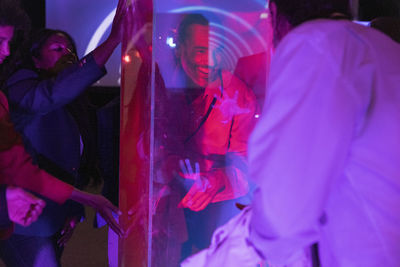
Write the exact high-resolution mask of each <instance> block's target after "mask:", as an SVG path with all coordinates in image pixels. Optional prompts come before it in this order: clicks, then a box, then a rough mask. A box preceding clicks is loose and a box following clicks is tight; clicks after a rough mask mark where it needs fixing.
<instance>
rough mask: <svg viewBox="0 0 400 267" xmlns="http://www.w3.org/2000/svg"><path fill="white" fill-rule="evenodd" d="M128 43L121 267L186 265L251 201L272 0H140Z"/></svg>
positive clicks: (124, 79) (122, 149)
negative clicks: (250, 148) (251, 148)
mask: <svg viewBox="0 0 400 267" xmlns="http://www.w3.org/2000/svg"><path fill="white" fill-rule="evenodd" d="M133 4H134V5H135V8H134V11H133V12H134V13H135V14H134V15H133V19H132V21H129V23H127V25H126V28H125V36H124V41H123V46H122V71H121V73H122V77H121V86H122V94H121V98H122V100H121V126H120V127H121V128H120V130H121V132H120V138H121V139H120V140H121V144H120V208H121V209H122V211H123V212H124V214H125V215H123V216H122V217H121V218H120V220H121V223H122V224H123V226H124V228H125V229H127V237H126V238H124V239H120V246H119V266H154V267H158V266H172V267H173V266H179V263H180V262H181V261H182V260H183V259H185V258H186V257H188V256H190V255H192V254H193V253H196V252H198V251H200V250H202V249H204V248H206V247H208V245H209V243H210V240H211V236H212V233H213V231H214V230H215V229H216V228H217V227H218V226H220V225H222V224H224V223H226V222H227V221H228V220H229V219H230V218H232V217H233V216H234V215H235V214H237V213H239V211H240V210H239V208H238V206H239V207H240V206H241V205H246V204H248V203H250V201H251V192H252V189H253V186H252V183H251V181H250V180H249V179H248V177H247V159H246V155H247V139H248V137H249V135H250V133H251V130H252V128H253V126H254V125H255V123H256V122H257V118H258V117H259V115H260V112H261V108H262V104H263V99H264V96H265V81H266V76H267V73H268V67H269V62H270V56H271V50H272V45H271V43H272V36H271V30H270V24H269V17H268V12H267V8H268V7H267V4H266V2H265V1H260V0H250V1H231V0H230V1H228V0H219V1H211V0H186V1H182V0H155V1H154V2H152V1H147V0H137V1H136V2H134V3H133Z"/></svg>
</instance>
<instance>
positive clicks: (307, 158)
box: [184, 0, 400, 267]
mask: <svg viewBox="0 0 400 267" xmlns="http://www.w3.org/2000/svg"><path fill="white" fill-rule="evenodd" d="M269 9H270V13H271V19H272V24H273V28H274V43H275V45H276V51H275V55H274V56H273V59H272V64H271V68H270V70H271V72H270V76H269V81H268V85H267V88H268V90H267V95H266V102H265V104H264V108H263V112H262V116H261V118H260V121H259V122H258V124H257V126H256V128H255V130H254V132H253V133H252V135H251V138H250V141H249V168H250V169H249V171H250V178H252V179H253V180H254V181H255V182H256V183H257V185H258V189H257V191H256V192H255V196H254V199H253V202H252V205H251V207H250V208H248V209H246V211H245V212H244V213H242V214H241V215H240V216H241V217H240V216H238V217H237V218H235V219H234V220H232V221H231V222H230V224H228V225H226V226H225V228H221V229H219V230H217V231H216V232H215V233H214V237H213V243H212V244H211V246H210V248H209V250H208V251H206V252H203V253H202V255H203V256H204V257H202V258H201V257H198V258H197V259H196V258H195V257H193V258H192V259H188V260H187V261H186V262H184V266H196V263H200V261H201V260H203V261H204V262H203V263H201V264H203V265H204V266H258V265H257V264H259V263H260V262H268V264H271V265H272V266H309V265H310V262H307V260H304V259H306V257H304V250H306V249H307V248H309V247H310V246H311V245H312V244H314V243H318V246H319V257H320V262H321V263H320V264H321V266H324V267H329V266H335V267H338V266H339V267H341V266H344V267H347V266H351V267H357V266H363V267H366V266H371V267H375V266H399V263H400V227H399V225H400V164H399V159H400V124H399V121H400V105H399V103H400V90H399V89H400V45H399V44H397V43H395V42H394V41H393V40H391V39H390V38H389V37H387V36H386V35H384V34H383V33H381V32H378V31H377V30H375V29H371V28H369V27H366V26H362V25H358V24H356V23H354V22H352V21H351V20H350V19H351V15H350V12H349V11H348V10H349V4H348V1H346V0H297V1H291V0H271V1H270V2H269ZM249 210H250V212H249ZM247 215H249V216H247ZM242 225H245V227H243V226H242ZM240 229H241V230H240ZM221 263H224V264H227V265H218V264H221ZM185 264H186V265H185ZM201 264H200V265H201ZM200 265H198V266H200Z"/></svg>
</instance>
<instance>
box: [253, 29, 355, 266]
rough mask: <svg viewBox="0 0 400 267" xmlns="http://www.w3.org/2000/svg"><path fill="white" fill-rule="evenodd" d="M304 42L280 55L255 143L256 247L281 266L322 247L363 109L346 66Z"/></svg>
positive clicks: (289, 43)
mask: <svg viewBox="0 0 400 267" xmlns="http://www.w3.org/2000/svg"><path fill="white" fill-rule="evenodd" d="M296 37H298V36H294V38H291V39H290V38H289V40H288V38H286V39H284V41H285V42H284V43H282V44H280V46H279V47H278V49H277V51H276V54H275V56H274V58H273V61H272V66H271V76H270V80H269V85H268V90H267V91H268V93H269V94H268V95H267V98H266V100H267V101H266V103H265V105H264V110H263V113H262V117H261V119H260V121H259V123H258V125H257V126H256V128H255V130H254V132H253V134H252V136H251V138H250V143H249V163H250V178H251V179H253V180H255V182H256V183H257V184H258V187H259V188H258V190H257V192H256V194H255V198H254V200H253V209H254V214H253V219H252V221H251V226H250V227H251V232H250V237H251V242H252V243H253V244H254V245H255V246H256V248H257V249H258V250H259V251H261V252H262V253H263V254H264V256H265V257H266V258H267V259H268V260H269V261H271V262H272V263H275V264H284V263H287V261H288V260H290V259H291V258H292V259H293V257H295V254H296V252H298V251H300V250H301V249H302V248H304V247H306V246H308V245H310V244H312V243H313V242H315V241H316V240H317V238H318V236H317V228H318V226H319V224H320V223H321V217H322V216H323V213H324V210H323V207H324V203H325V202H326V200H327V197H328V195H329V191H330V189H331V186H332V185H333V184H334V183H335V181H336V180H337V177H338V176H339V175H340V174H341V172H342V170H343V166H344V163H345V161H346V158H347V155H348V153H349V147H350V144H351V140H352V137H353V135H354V134H355V129H356V124H357V123H356V122H357V120H358V117H359V116H360V114H361V112H362V109H363V108H362V106H363V104H362V99H360V96H359V95H358V93H357V92H356V91H355V90H354V88H353V86H352V85H351V84H350V83H349V82H348V79H347V78H346V76H345V75H346V74H344V72H342V71H341V67H342V66H341V65H340V64H341V63H340V60H336V59H335V56H333V55H332V53H331V54H328V53H329V52H328V53H327V52H324V49H323V48H322V49H321V47H319V46H316V42H311V41H308V40H307V39H306V38H304V36H303V38H296ZM325 51H332V50H330V49H326V50H325ZM333 51H336V52H337V51H338V50H334V49H333Z"/></svg>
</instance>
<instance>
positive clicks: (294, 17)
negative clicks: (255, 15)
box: [270, 0, 353, 26]
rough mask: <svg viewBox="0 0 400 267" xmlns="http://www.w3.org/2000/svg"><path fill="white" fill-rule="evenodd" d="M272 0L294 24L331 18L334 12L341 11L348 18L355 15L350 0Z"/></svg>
mask: <svg viewBox="0 0 400 267" xmlns="http://www.w3.org/2000/svg"><path fill="white" fill-rule="evenodd" d="M272 2H273V3H275V5H276V7H277V12H278V13H279V14H280V15H282V16H284V17H285V18H286V19H287V20H288V22H289V23H290V24H291V25H292V26H297V25H300V24H301V23H303V22H306V21H308V20H313V19H318V18H329V17H330V16H331V15H332V14H333V13H341V14H343V15H344V16H345V17H346V18H348V19H352V17H353V16H352V14H351V9H350V3H349V0H295V1H293V0H270V3H272Z"/></svg>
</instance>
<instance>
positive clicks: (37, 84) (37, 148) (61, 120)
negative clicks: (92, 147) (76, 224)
mask: <svg viewBox="0 0 400 267" xmlns="http://www.w3.org/2000/svg"><path fill="white" fill-rule="evenodd" d="M104 74H105V69H104V68H100V67H99V66H98V65H97V64H96V62H95V61H94V59H93V57H92V56H91V55H89V56H87V57H86V58H84V59H82V60H81V61H80V62H77V63H76V64H75V65H73V66H70V67H68V68H67V69H65V70H64V71H62V72H61V73H59V74H58V75H57V76H56V77H53V78H49V79H41V78H40V77H39V75H38V73H36V72H35V71H33V70H29V69H20V70H18V71H17V72H16V73H14V74H13V75H12V76H11V77H10V78H9V79H8V81H7V83H6V93H7V95H8V98H9V104H10V111H11V119H12V121H13V122H14V124H15V128H16V130H17V131H19V132H20V133H21V134H22V136H23V139H24V144H25V146H26V148H27V150H28V152H29V153H30V154H31V155H32V158H33V159H34V161H35V162H36V163H37V164H38V165H39V167H41V168H42V169H44V170H46V171H47V172H49V173H50V174H52V175H54V176H56V177H57V178H60V179H62V180H63V181H65V182H68V183H70V184H72V185H74V186H78V187H79V186H80V185H81V184H82V176H81V174H80V171H79V169H80V165H81V160H82V157H81V153H82V152H83V151H81V149H82V147H81V141H82V143H83V147H86V145H85V144H84V143H85V139H86V134H85V133H84V131H82V130H80V128H81V129H82V127H79V123H78V122H77V121H76V119H75V118H74V115H75V116H76V114H71V112H70V109H71V108H70V106H71V105H68V104H71V103H72V102H73V101H74V100H76V99H77V98H78V97H80V96H81V95H82V93H83V92H84V91H85V89H86V88H87V87H88V86H90V85H91V84H92V83H94V82H95V81H97V80H98V79H99V78H101V77H102V76H103V75H104ZM85 115H87V114H85V112H84V111H82V114H81V116H85ZM82 212H83V207H82V206H77V205H76V204H72V203H70V202H67V203H66V204H64V205H63V206H59V205H57V204H56V203H54V202H52V201H50V200H47V201H46V208H45V209H44V211H43V214H42V216H41V217H40V218H39V220H38V221H37V222H35V223H33V224H32V225H31V226H29V227H24V228H22V227H17V228H16V231H15V232H16V233H18V234H25V235H36V236H49V235H52V234H54V233H55V232H56V231H58V230H59V229H60V228H61V227H62V226H63V224H64V222H65V219H66V216H71V215H79V214H80V213H82Z"/></svg>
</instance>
